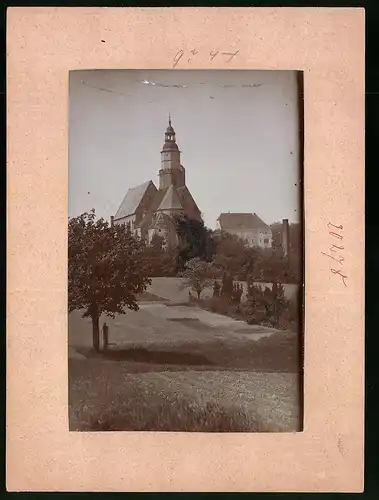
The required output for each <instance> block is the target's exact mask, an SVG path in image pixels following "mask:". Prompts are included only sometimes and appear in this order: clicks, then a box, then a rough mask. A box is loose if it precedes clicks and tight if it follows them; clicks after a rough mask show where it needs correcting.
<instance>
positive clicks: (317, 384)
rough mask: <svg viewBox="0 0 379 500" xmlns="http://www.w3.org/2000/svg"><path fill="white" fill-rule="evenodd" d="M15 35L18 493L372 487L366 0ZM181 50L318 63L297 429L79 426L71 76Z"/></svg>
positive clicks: (25, 24) (12, 155) (256, 63)
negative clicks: (367, 465)
mask: <svg viewBox="0 0 379 500" xmlns="http://www.w3.org/2000/svg"><path fill="white" fill-rule="evenodd" d="M7 36H8V40H7V73H8V74H7V94H8V95H7V103H8V165H7V184H8V186H7V187H8V194H7V198H8V210H7V214H8V215H7V217H8V246H7V248H8V262H7V264H8V276H7V286H8V295H7V488H8V490H11V491H14V490H22V491H348V492H356V491H362V489H363V422H364V417H363V408H364V326H363V325H364V10H363V9H337V8H336V9H322V8H294V9H290V8H272V9H266V8H236V9H233V8H227V9H219V8H155V9H152V8H149V9H134V8H133V9H131V8H130V9H122V8H10V9H9V10H8V33H7ZM101 40H104V42H102V41H101ZM180 50H182V51H183V57H181V59H180V61H179V63H178V64H177V66H176V67H177V68H178V69H186V68H187V69H212V68H214V69H265V70H267V69H272V70H279V69H283V70H289V69H291V70H292V69H293V70H302V71H304V94H305V103H304V106H305V108H304V119H305V141H304V157H305V165H304V170H305V178H304V196H305V200H304V202H305V379H304V391H305V395H304V405H305V406H304V431H303V432H300V433H294V434H205V433H200V434H191V433H154V432H150V433H138V432H114V433H112V432H110V433H77V432H71V433H70V432H69V431H68V411H67V404H68V399H67V393H68V387H67V378H68V375H67V370H68V367H67V217H68V208H67V207H68V190H67V186H68V144H67V140H68V72H69V71H70V70H75V69H102V68H104V69H126V68H130V69H136V68H143V69H154V68H157V69H164V68H167V69H172V68H173V65H174V60H175V56H176V54H177V53H178V52H179V51H180ZM191 50H194V51H197V54H195V55H194V54H192V53H191ZM212 51H220V52H227V53H235V52H236V51H238V53H237V54H236V56H235V57H233V58H232V59H231V60H230V61H229V62H228V58H226V57H224V58H221V57H215V58H213V59H211V57H210V53H211V52H212ZM332 225H333V226H332ZM333 227H334V229H333ZM336 232H337V233H338V234H339V235H340V237H342V238H343V240H341V238H339V241H343V243H341V246H343V251H342V253H343V257H344V261H343V264H342V267H341V265H339V264H338V263H334V262H333V261H332V259H330V258H328V256H327V255H325V253H326V254H327V253H328V252H329V249H330V247H331V245H332V244H333V243H336V236H335V235H333V234H331V233H336ZM334 264H336V265H334ZM341 275H343V276H345V278H344V279H343V278H342V277H341Z"/></svg>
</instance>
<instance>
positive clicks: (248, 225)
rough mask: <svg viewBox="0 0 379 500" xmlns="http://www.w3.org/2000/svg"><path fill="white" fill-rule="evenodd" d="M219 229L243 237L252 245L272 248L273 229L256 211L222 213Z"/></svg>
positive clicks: (218, 220)
mask: <svg viewBox="0 0 379 500" xmlns="http://www.w3.org/2000/svg"><path fill="white" fill-rule="evenodd" d="M217 222H218V226H219V229H221V230H222V231H226V232H227V233H230V234H234V235H236V236H238V237H239V238H241V239H243V240H244V241H245V242H246V243H247V244H248V245H249V246H250V247H261V248H271V247H272V231H271V228H270V226H269V225H267V224H266V223H265V222H263V220H262V219H261V218H260V217H259V216H258V215H257V214H256V213H232V212H228V213H222V214H220V216H219V218H218V219H217Z"/></svg>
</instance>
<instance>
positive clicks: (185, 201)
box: [111, 117, 201, 246]
mask: <svg viewBox="0 0 379 500" xmlns="http://www.w3.org/2000/svg"><path fill="white" fill-rule="evenodd" d="M180 155H181V152H180V151H179V148H178V145H177V143H176V134H175V131H174V129H173V127H172V125H171V117H169V121H168V127H167V129H166V133H165V142H164V145H163V147H162V151H161V168H160V170H159V186H158V188H157V187H156V186H155V184H154V182H153V181H147V182H145V183H143V184H140V185H139V186H136V187H134V188H131V189H129V190H128V192H127V193H126V195H125V198H124V199H123V201H122V203H121V205H120V208H119V209H118V210H117V212H116V214H115V216H114V217H112V218H111V220H112V223H113V224H129V225H130V229H131V230H132V231H133V232H134V234H136V235H138V236H139V237H140V238H143V239H145V240H147V241H148V242H151V239H152V237H153V235H154V234H157V235H159V236H161V237H163V238H164V240H165V242H166V244H167V245H169V246H172V245H175V244H176V243H177V235H176V229H175V217H176V216H178V215H181V214H186V215H188V216H189V217H191V218H193V219H197V220H201V212H200V210H199V208H198V206H197V204H196V202H195V200H194V199H193V197H192V195H191V193H190V191H189V189H188V188H187V186H186V172H185V168H184V167H183V165H182V164H181V159H180Z"/></svg>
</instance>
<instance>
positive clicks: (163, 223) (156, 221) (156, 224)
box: [149, 212, 174, 229]
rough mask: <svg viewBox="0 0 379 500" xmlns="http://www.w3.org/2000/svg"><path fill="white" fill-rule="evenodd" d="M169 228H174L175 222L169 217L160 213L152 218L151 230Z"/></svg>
mask: <svg viewBox="0 0 379 500" xmlns="http://www.w3.org/2000/svg"><path fill="white" fill-rule="evenodd" d="M168 226H174V221H173V220H172V219H171V217H169V216H168V215H166V214H164V213H163V212H159V213H157V214H156V215H155V216H154V217H153V218H152V220H151V222H150V225H149V228H151V229H160V228H165V227H168Z"/></svg>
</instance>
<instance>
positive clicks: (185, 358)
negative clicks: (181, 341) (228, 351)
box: [101, 347, 214, 366]
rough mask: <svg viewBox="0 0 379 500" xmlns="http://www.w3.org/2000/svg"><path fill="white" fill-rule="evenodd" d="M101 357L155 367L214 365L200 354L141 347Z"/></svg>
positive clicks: (104, 353) (110, 352)
mask: <svg viewBox="0 0 379 500" xmlns="http://www.w3.org/2000/svg"><path fill="white" fill-rule="evenodd" d="M101 357H102V358H105V359H109V360H113V361H134V362H138V363H153V364H155V365H189V366H206V365H214V363H212V361H210V360H209V359H208V358H206V357H205V356H202V355H201V354H196V353H190V352H181V351H160V350H159V351H153V350H150V349H145V348H143V347H135V348H130V349H114V350H107V351H103V352H102V353H101Z"/></svg>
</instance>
